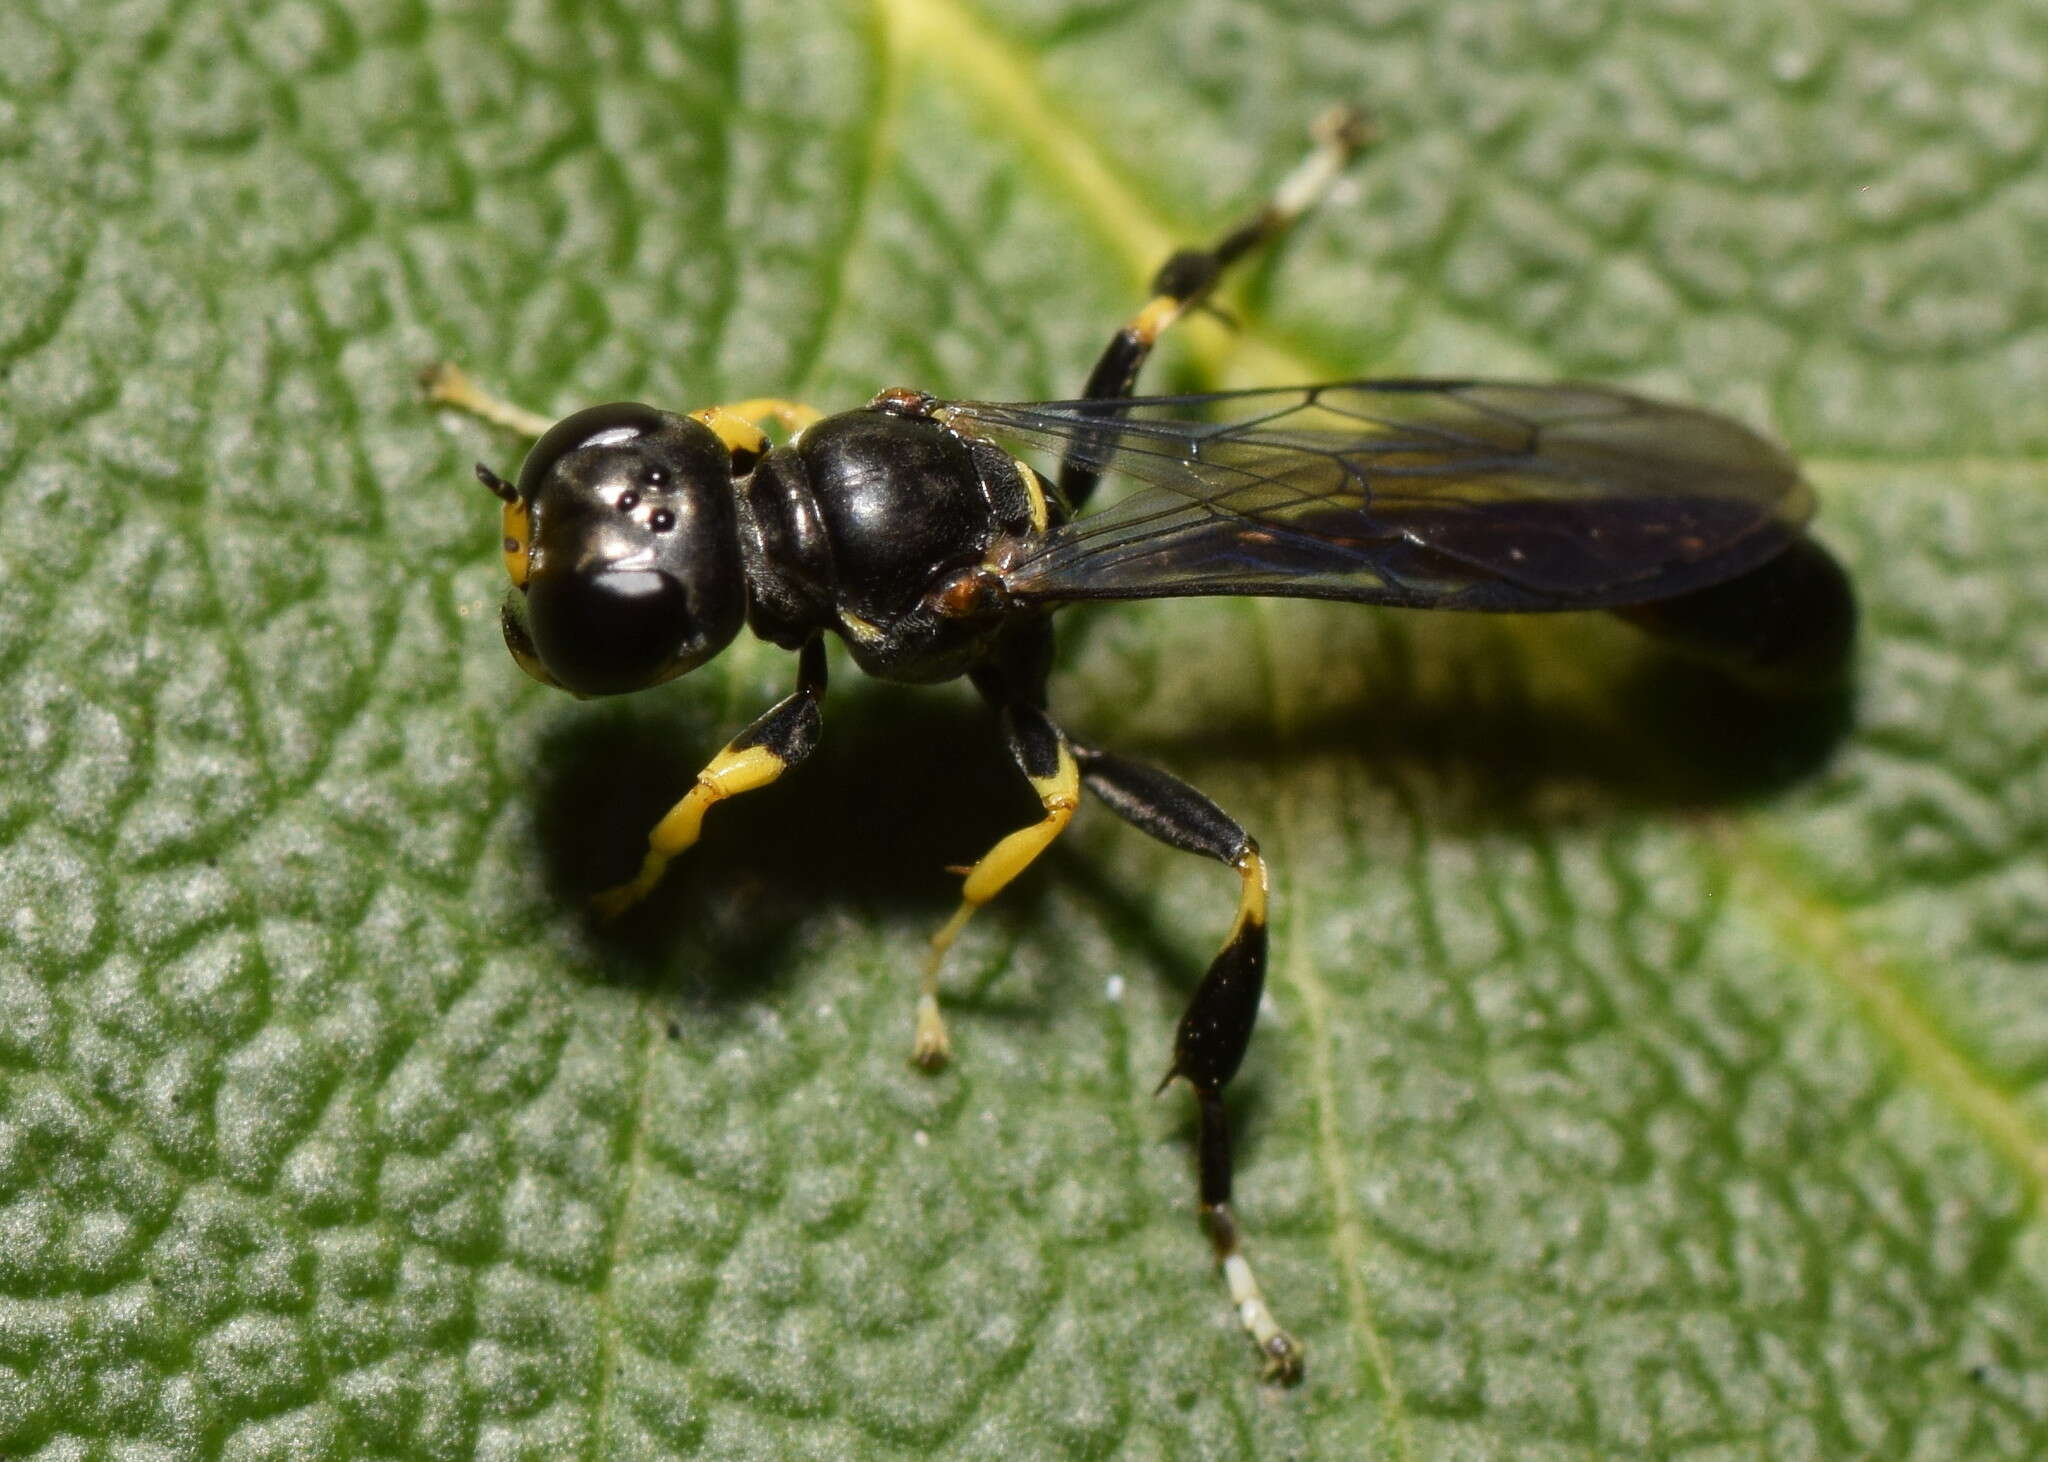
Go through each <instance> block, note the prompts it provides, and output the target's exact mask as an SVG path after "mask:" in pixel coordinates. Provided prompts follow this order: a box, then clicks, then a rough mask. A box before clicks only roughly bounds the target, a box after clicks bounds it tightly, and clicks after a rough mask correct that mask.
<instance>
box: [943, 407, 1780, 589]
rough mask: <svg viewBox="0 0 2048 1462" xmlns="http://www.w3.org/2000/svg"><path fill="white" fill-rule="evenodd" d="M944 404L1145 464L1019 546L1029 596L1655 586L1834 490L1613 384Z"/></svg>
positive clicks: (1016, 566) (1733, 550) (1714, 573)
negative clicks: (1131, 484)
mask: <svg viewBox="0 0 2048 1462" xmlns="http://www.w3.org/2000/svg"><path fill="white" fill-rule="evenodd" d="M941 413H942V415H943V416H944V418H945V419H946V420H947V421H948V422H950V423H951V424H953V425H955V426H956V427H959V428H962V429H965V430H969V431H977V432H978V431H987V432H989V433H991V434H993V435H996V436H999V437H1005V438H1008V439H1011V440H1012V441H1014V442H1017V443H1019V444H1021V445H1023V446H1026V447H1029V448H1036V449H1040V450H1042V451H1044V452H1046V453H1049V454H1052V455H1055V456H1059V457H1066V458H1070V459H1073V460H1077V461H1080V462H1082V463H1084V464H1085V465H1087V466H1090V467H1093V468H1097V469H1099V470H1101V471H1105V472H1111V473H1117V474H1121V475H1123V476H1125V477H1129V478H1133V479H1135V480H1136V481H1138V482H1139V483H1141V484H1142V486H1140V487H1139V488H1138V489H1137V490H1136V491H1134V492H1132V493H1130V494H1129V495H1127V496H1125V497H1123V498H1122V499H1120V500H1119V501H1117V502H1115V503H1113V504H1111V505H1110V506H1108V507H1107V508H1104V509H1103V510H1102V511H1100V512H1098V513H1094V514H1092V515H1089V516H1086V517H1082V518H1079V519H1076V520H1075V521H1073V522H1070V523H1066V524H1063V525H1060V526H1058V527H1056V528H1054V529H1053V530H1052V531H1051V532H1049V533H1047V534H1045V535H1043V536H1042V537H1040V538H1038V539H1036V540H1034V541H1032V542H1030V543H1028V544H1025V545H1023V546H1022V552H1021V553H1020V554H1018V555H1017V556H1016V557H1015V558H1014V560H1013V561H1012V562H1011V563H1010V564H1009V565H1008V566H1007V569H1006V572H1005V575H1004V581H1005V584H1006V586H1007V587H1008V589H1009V591H1010V593H1011V594H1012V595H1013V596H1014V597H1015V598H1016V599H1017V600H1019V601H1020V602H1026V603H1059V602H1064V601H1069V600H1077V599H1143V598H1159V597H1166V596H1173V595H1194V594H1255V595H1277V596H1287V597H1296V598H1316V599H1349V600H1358V601H1364V602H1369V603H1383V604H1404V605H1414V606H1422V605H1430V606H1436V607H1442V608H1458V609H1487V610H1539V609H1590V608H1608V607H1613V606H1616V605H1624V604H1641V603H1647V602H1649V601H1651V600H1655V599H1661V598H1665V597H1668V596H1670V595H1674V594H1680V593H1684V592H1685V591H1687V590H1689V589H1695V588H1699V587H1702V586H1704V585H1706V584H1711V583H1717V582H1720V581H1723V580H1726V579H1730V578H1733V577H1735V576H1736V575H1738V574H1741V573H1743V572H1745V571H1746V570H1748V569H1750V568H1753V567H1755V566H1756V565H1758V564H1760V563H1762V562H1764V561H1765V560H1766V559H1769V558H1770V557H1771V556H1773V555H1774V554H1776V553H1777V552H1778V551H1779V550H1781V549H1782V548H1784V547H1785V545H1786V544H1787V543H1789V542H1790V541H1791V540H1792V539H1793V538H1794V537H1796V536H1797V535H1798V533H1799V530H1800V528H1801V526H1802V525H1803V524H1804V523H1805V521H1806V519H1807V518H1808V517H1809V516H1810V514H1811V512H1812V507H1813V504H1812V496H1811V494H1810V492H1809V491H1808V489H1807V487H1806V485H1805V483H1804V482H1803V481H1801V479H1800V476H1799V470H1798V467H1797V465H1796V464H1795V463H1794V462H1793V461H1792V459H1791V458H1790V457H1789V456H1787V455H1786V453H1785V452H1784V451H1783V450H1782V449H1781V448H1779V447H1777V446H1776V445H1774V444H1773V443H1771V442H1768V441H1766V440H1765V439H1763V438H1762V437H1760V436H1758V435H1756V434H1755V433H1753V432H1751V431H1749V430H1748V429H1746V428H1744V427H1742V426H1740V425H1738V424H1736V423H1735V422H1732V421H1730V420H1728V419H1727V418H1725V417H1721V416H1716V415H1714V414H1712V413H1711V412H1706V411H1700V410H1696V409H1694V408H1692V407H1686V406H1674V405H1669V404H1666V403H1663V402H1659V401H1652V400H1649V399H1647V398H1645V397H1641V396H1635V395H1631V394H1629V393H1627V392H1623V391H1615V390H1609V389H1607V388H1605V387H1600V386H1586V385H1572V384H1560V385H1529V384H1520V383H1515V382H1504V381H1429V380H1389V381H1344V382H1336V383H1332V384H1329V385H1319V386H1299V387H1289V388H1281V389H1272V390H1254V391H1228V392H1220V393H1215V394H1210V395H1198V396H1154V397H1138V398H1134V399H1132V400H1130V401H1127V402H1117V403H1108V402H1103V401H1069V402H1044V403H1032V404H1016V405H1006V404H1001V403H992V402H949V403H945V404H944V406H943V407H942V408H941Z"/></svg>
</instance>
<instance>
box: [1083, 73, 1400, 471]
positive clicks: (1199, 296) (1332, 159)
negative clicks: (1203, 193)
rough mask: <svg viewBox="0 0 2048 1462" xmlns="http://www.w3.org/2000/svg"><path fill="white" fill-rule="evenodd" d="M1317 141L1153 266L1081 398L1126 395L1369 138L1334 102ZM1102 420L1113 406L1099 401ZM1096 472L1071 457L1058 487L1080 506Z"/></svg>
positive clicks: (1355, 116)
mask: <svg viewBox="0 0 2048 1462" xmlns="http://www.w3.org/2000/svg"><path fill="white" fill-rule="evenodd" d="M1313 136H1314V139H1315V145H1314V146H1313V148H1311V149H1310V151H1309V155H1308V156H1307V157H1305V158H1303V159H1302V160H1301V162H1300V164H1299V165H1298V166H1297V167H1296V168H1295V169H1294V171H1293V172H1291V173H1289V174H1288V175H1287V176H1286V177H1285V178H1284V179H1282V180H1281V183H1280V186H1279V187H1278V188H1276V189H1275V190H1274V191H1273V196H1272V197H1270V198H1268V199H1267V200H1266V202H1265V205H1264V206H1263V207H1261V208H1260V209H1259V211H1258V212H1257V213H1254V214H1253V215H1252V216H1251V217H1250V218H1247V219H1246V220H1245V221H1244V222H1242V223H1240V224H1239V225H1238V226H1237V227H1235V228H1233V229H1231V230H1230V231H1229V232H1228V233H1226V234H1224V235H1223V237H1222V238H1220V239H1218V240H1217V241H1216V242H1215V243H1214V244H1211V245H1210V246H1209V247H1208V248H1206V249H1182V250H1180V251H1179V252H1178V253H1176V254H1174V255H1173V257H1172V258H1170V259H1168V260H1167V261H1166V262H1165V263H1164V264H1162V265H1160V266H1159V272H1158V273H1157V274H1156V275H1154V276H1153V278H1152V297H1151V299H1149V300H1147V301H1146V303H1145V307H1144V308H1143V309H1141V310H1139V311H1138V313H1137V314H1135V315H1133V316H1132V317H1131V318H1130V320H1129V321H1127V322H1126V323H1125V325H1124V326H1123V328H1122V329H1120V330H1118V331H1117V332H1116V334H1115V336H1113V337H1112V338H1111V340H1110V342H1109V346H1108V348H1107V349H1106V350H1104V351H1103V352H1102V355H1101V357H1100V358H1099V359H1097V361H1096V362H1095V369H1094V370H1092V371H1090V372H1089V373H1088V384H1087V385H1086V386H1084V387H1083V388H1082V390H1081V395H1082V396H1083V397H1084V398H1086V399H1088V400H1090V401H1105V402H1112V401H1121V400H1122V399H1124V398H1125V397H1127V396H1129V395H1130V394H1131V388H1132V387H1133V386H1135V385H1136V384H1137V382H1138V372H1139V370H1140V369H1141V368H1142V367H1143V366H1144V364H1145V360H1146V357H1148V356H1149V355H1151V354H1152V347H1153V346H1154V345H1156V344H1158V342H1159V337H1160V336H1161V335H1163V334H1165V333H1166V331H1167V328H1168V327H1169V326H1171V325H1172V324H1173V323H1174V321H1176V320H1178V319H1179V318H1180V317H1181V316H1182V315H1185V314H1186V313H1187V312H1188V311H1189V310H1191V309H1194V308H1195V307H1197V306H1198V305H1200V304H1202V302H1203V301H1204V300H1205V299H1207V298H1208V295H1209V292H1210V291H1211V290H1213V289H1214V288H1215V287H1216V281H1217V280H1218V279H1220V278H1222V276H1223V271H1224V270H1225V269H1227V268H1229V267H1230V266H1231V265H1232V264H1234V263H1236V262H1237V261H1238V260H1239V259H1241V258H1243V257H1244V256H1245V255H1246V254H1248V253H1250V252H1251V251H1252V250H1253V249H1256V248H1257V247H1259V245H1261V244H1265V243H1270V242H1271V241H1272V240H1273V239H1275V238H1277V237H1279V236H1280V235H1281V234H1283V233H1285V232H1286V231H1287V229H1288V228H1289V227H1290V226H1291V225H1292V224H1293V223H1294V221H1295V220H1296V219H1297V218H1299V217H1301V215H1302V214H1304V213H1306V212H1307V211H1308V210H1309V209H1310V208H1312V207H1314V206H1315V203H1316V200H1317V199H1319V198H1321V197H1322V196H1323V194H1324V193H1326V192H1328V191H1329V188H1330V185H1331V184H1332V183H1334V182H1335V181H1336V180H1337V178H1338V176H1339V175H1340V174H1342V172H1343V171H1344V168H1345V166H1346V164H1348V163H1349V162H1350V161H1351V159H1352V158H1353V157H1355V156H1356V155H1357V154H1358V152H1359V150H1360V149H1361V148H1363V147H1364V146H1365V144H1366V143H1367V142H1369V141H1370V140H1371V136H1372V133H1371V127H1370V124H1369V123H1368V122H1367V120H1366V118H1365V115H1364V113H1362V112H1359V111H1357V110H1355V109H1354V108H1351V107H1337V108H1335V109H1333V110H1332V111H1330V112H1329V113H1327V114H1326V115H1324V116H1323V117H1321V118H1320V119H1318V120H1317V122H1316V124H1315V127H1314V129H1313ZM1102 414H1103V415H1104V416H1105V417H1115V416H1117V415H1118V414H1119V411H1118V409H1117V408H1116V407H1114V406H1105V407H1104V408H1103V410H1102ZM1100 476H1101V473H1100V472H1099V471H1098V470H1097V469H1095V468H1093V467H1089V466H1085V465H1083V464H1082V463H1081V462H1079V461H1077V460H1075V459H1074V458H1072V457H1069V458H1068V459H1067V461H1066V462H1064V463H1063V464H1061V467H1060V491H1061V492H1062V493H1064V494H1065V495H1066V499H1067V502H1068V503H1069V504H1070V505H1071V506H1072V507H1073V508H1074V509H1075V510H1076V511H1079V510H1080V508H1081V505H1082V504H1083V503H1085V502H1087V501H1088V497H1089V495H1090V494H1091V493H1093V492H1094V491H1095V484H1096V481H1097V480H1098V478H1099V477H1100Z"/></svg>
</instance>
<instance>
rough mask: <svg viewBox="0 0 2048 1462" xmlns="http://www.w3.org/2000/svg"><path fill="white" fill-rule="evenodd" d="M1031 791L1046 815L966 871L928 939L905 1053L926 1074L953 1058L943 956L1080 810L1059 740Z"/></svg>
mask: <svg viewBox="0 0 2048 1462" xmlns="http://www.w3.org/2000/svg"><path fill="white" fill-rule="evenodd" d="M1031 790H1032V791H1034V792H1036V793H1037V794H1038V801H1039V805H1041V806H1042V807H1044V808H1045V816H1044V817H1043V818H1041V819H1039V820H1038V821H1037V822H1034V823H1032V824H1031V826H1029V827H1021V828H1018V829H1017V831H1015V832H1013V833H1011V834H1010V835H1009V836H1008V837H1006V838H1004V839H1003V840H1002V841H1001V842H999V843H997V844H996V845H995V846H994V847H993V848H990V849H989V850H988V851H987V852H986V853H984V854H983V855H982V857H981V861H980V862H978V863H976V864H975V865H974V866H973V867H972V868H970V869H969V870H968V871H967V879H966V882H965V883H963V884H962V885H961V888H960V907H959V908H957V909H955V910H954V911H953V917H952V918H950V919H948V920H947V921H946V923H945V925H944V927H943V928H941V929H940V930H939V932H938V933H936V934H934V935H933V936H932V944H931V952H930V953H929V954H928V955H927V956H926V957H925V962H924V983H923V984H922V986H921V987H920V988H919V991H918V996H917V1034H916V1037H915V1038H914V1040H913V1042H912V1044H911V1050H910V1059H911V1060H912V1061H914V1062H916V1063H917V1064H918V1065H919V1066H922V1067H924V1068H925V1069H926V1070H928V1071H930V1070H936V1069H938V1068H939V1067H941V1066H943V1065H945V1064H946V1061H947V1059H948V1058H949V1057H950V1056H951V1055H952V1054H953V1046H952V1042H951V1041H950V1040H948V1039H947V1036H946V1022H945V1020H944V1018H943V1017H942V1016H940V1014H939V970H940V968H941V966H943V965H944V964H945V962H946V951H947V950H949V949H951V948H952V947H953V941H954V940H955V939H957V938H959V937H960V931H961V930H962V929H965V928H966V927H967V921H968V919H970V918H972V917H973V915H974V911H975V910H976V909H978V908H980V907H981V906H982V905H983V904H985V903H987V902H988V901H989V900H990V899H992V898H994V897H995V896H996V895H997V894H999V893H1001V892H1002V891H1003V889H1004V887H1005V886H1007V885H1008V884H1009V882H1010V880H1011V879H1013V878H1015V877H1016V876H1017V875H1018V874H1020V873H1022V872H1023V871H1024V870H1025V869H1026V868H1029V867H1030V866H1031V864H1032V862H1033V860H1035V859H1036V858H1037V857H1038V855H1039V854H1040V853H1043V852H1044V851H1045V850H1046V849H1047V848H1049V847H1051V846H1052V844H1053V840H1054V839H1055V838H1057V837H1058V836H1059V835H1060V834H1061V833H1063V832H1065V831H1066V828H1067V824H1068V823H1069V822H1071V821H1073V818H1074V809H1075V808H1077V807H1079V806H1080V805H1081V772H1080V768H1079V767H1077V766H1076V765H1075V763H1074V754H1073V753H1072V752H1071V751H1069V750H1068V749H1067V745H1066V743H1065V742H1064V741H1062V742H1061V743H1060V748H1059V765H1058V768H1057V769H1056V770H1055V771H1054V772H1053V774H1052V775H1051V776H1047V777H1033V778H1032V779H1031Z"/></svg>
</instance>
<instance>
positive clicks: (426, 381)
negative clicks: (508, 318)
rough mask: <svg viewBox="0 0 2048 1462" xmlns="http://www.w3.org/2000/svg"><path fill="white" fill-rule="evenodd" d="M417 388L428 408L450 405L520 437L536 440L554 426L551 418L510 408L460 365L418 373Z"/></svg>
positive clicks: (436, 366)
mask: <svg viewBox="0 0 2048 1462" xmlns="http://www.w3.org/2000/svg"><path fill="white" fill-rule="evenodd" d="M420 389H421V391H423V392H424V393H425V394H426V398H427V403H428V404H429V405H432V406H452V407H454V408H455V409H456V410H457V411H467V412H468V413H469V414H470V415H471V416H474V417H477V418H479V419H480V420H483V421H488V422H489V423H491V425H493V426H502V427H504V428H505V429H506V430H508V431H515V432H518V433H519V435H521V436H523V437H537V436H539V435H540V434H541V433H542V432H544V431H546V430H547V429H548V428H549V427H551V426H553V425H554V424H555V419H554V418H553V417H551V416H542V415H541V414H540V413H539V412H537V411H528V410H527V409H526V408H525V407H523V406H514V405H513V404H512V403H511V402H510V401H505V400H501V399H500V398H498V397H496V396H493V395H492V394H491V393H490V392H488V391H486V390H484V388H483V387H481V386H479V385H478V384H477V383H476V382H475V381H472V380H471V379H470V378H469V373H468V372H467V371H465V370H463V369H462V367H461V366H458V365H453V364H451V363H450V362H448V361H445V360H444V361H439V362H437V363H435V364H434V365H430V366H428V367H427V368H426V369H425V370H424V371H422V372H420Z"/></svg>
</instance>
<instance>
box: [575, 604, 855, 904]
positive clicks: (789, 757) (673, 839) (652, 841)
mask: <svg viewBox="0 0 2048 1462" xmlns="http://www.w3.org/2000/svg"><path fill="white" fill-rule="evenodd" d="M824 695H825V642H824V641H823V640H821V639H816V638H813V639H810V640H806V641H805V642H804V647H803V649H802V651H801V652H800V653H799V656H798V659H797V688H796V691H795V693H794V694H792V695H790V696H789V697H787V698H786V699H784V700H781V701H778V702H776V704H775V705H773V706H772V707H770V708H769V710H768V712H767V714H765V715H763V716H762V717H761V718H760V719H759V720H758V721H756V722H754V724H753V725H751V726H749V727H748V728H747V729H746V730H744V731H742V732H741V733H740V734H739V735H737V736H735V737H734V738H733V739H732V740H731V741H730V742H728V743H727V744H726V747H725V749H724V750H723V751H721V752H719V753H718V755H716V756H714V757H712V758H711V760H710V762H709V763H708V764H706V766H705V768H704V770H703V771H701V772H699V773H697V782H696V785H695V786H693V787H691V788H690V790H689V791H688V792H686V793H684V794H683V800H682V801H680V802H678V803H676V805H675V806H673V807H671V808H670V809H669V810H668V815H667V816H665V817H663V818H662V820H661V821H660V822H658V823H656V824H655V825H654V831H652V832H650V833H649V834H648V835H647V855H646V857H644V858H643V859H641V861H640V871H639V872H638V873H636V874H634V875H633V877H632V878H631V879H630V880H629V881H628V882H625V883H622V884H620V885H618V886H617V887H616V888H608V889H606V890H604V892H602V893H600V894H598V895H596V896H595V897H594V898H592V899H591V902H592V903H593V904H594V905H595V906H596V907H597V911H598V913H600V914H601V915H603V916H604V917H605V918H607V919H610V918H615V917H616V916H618V915H619V914H622V913H624V912H625V911H626V910H627V909H630V908H632V907H633V905H635V904H637V903H639V902H640V900H641V899H643V898H645V897H647V895H648V894H649V893H650V892H652V891H653V889H654V886H655V885H656V884H657V883H659V882H661V875H662V874H663V872H665V871H666V870H667V868H668V865H669V860H670V859H672V858H674V857H676V856H677V855H678V854H680V853H683V852H685V851H687V850H688V849H689V848H690V847H691V846H692V845H694V844H695V843H696V841H697V834H698V833H699V832H700V831H701V830H702V829H703V826H704V814H705V813H707V812H709V811H710V810H711V808H712V806H713V805H714V804H716V803H719V802H723V801H724V800H725V799H726V798H728V797H736V796H738V795H739V794H740V793H742V792H751V791H754V790H755V789H756V788H758V787H765V786H767V785H768V784H769V783H770V782H772V781H774V780H775V779H776V778H777V777H779V776H781V775H782V774H783V773H784V772H786V771H788V770H789V769H790V768H791V767H793V766H795V765H796V764H797V763H798V762H800V761H802V760H803V759H804V758H805V757H807V756H809V755H810V754H811V752H812V751H813V750H814V749H816V747H817V745H818V736H819V734H820V732H821V731H822V730H823V729H824V719H823V717H822V716H821V715H820V714H819V711H818V703H819V701H821V700H822V699H824Z"/></svg>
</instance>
